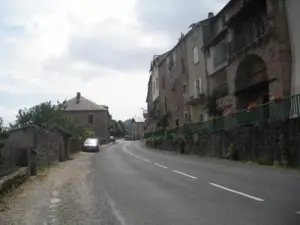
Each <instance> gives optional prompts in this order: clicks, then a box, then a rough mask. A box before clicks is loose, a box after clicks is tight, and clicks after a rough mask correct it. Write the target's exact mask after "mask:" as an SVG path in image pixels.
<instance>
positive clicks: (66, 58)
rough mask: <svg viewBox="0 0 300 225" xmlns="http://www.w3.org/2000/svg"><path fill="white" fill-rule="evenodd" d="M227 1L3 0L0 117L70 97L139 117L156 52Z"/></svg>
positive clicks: (119, 116) (0, 14)
mask: <svg viewBox="0 0 300 225" xmlns="http://www.w3.org/2000/svg"><path fill="white" fill-rule="evenodd" d="M226 2H227V0H202V1H199V0H188V1H187V0H26V1H24V0H9V1H8V0H7V1H1V3H0V49H1V51H0V103H1V104H0V112H1V115H0V116H1V117H3V118H4V120H5V121H6V122H8V121H13V120H14V119H15V115H16V113H17V111H18V109H20V108H24V107H30V106H33V105H35V104H38V103H40V102H43V101H47V100H52V101H56V100H57V99H59V100H64V99H69V98H72V97H74V96H75V95H76V92H81V93H82V95H83V96H84V97H86V98H89V99H90V100H92V101H94V102H96V103H97V104H105V105H108V106H109V109H110V113H111V114H112V115H113V118H116V119H121V120H125V119H127V118H130V117H133V116H134V115H136V116H141V114H142V110H141V108H142V107H146V103H145V99H146V92H147V82H148V76H149V72H148V71H149V64H150V61H151V59H152V56H153V55H154V54H160V53H163V52H164V51H166V50H168V49H169V48H171V47H172V46H173V45H174V44H175V43H176V41H177V39H178V37H179V36H180V32H181V31H183V32H186V31H187V27H188V26H189V25H190V24H191V23H193V22H196V21H199V20H201V19H205V18H206V17H207V14H208V12H210V11H213V12H218V11H219V10H220V9H221V8H222V7H223V6H224V5H225V3H226Z"/></svg>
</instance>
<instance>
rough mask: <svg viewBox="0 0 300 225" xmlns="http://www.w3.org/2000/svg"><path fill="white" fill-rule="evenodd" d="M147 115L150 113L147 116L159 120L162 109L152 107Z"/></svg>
mask: <svg viewBox="0 0 300 225" xmlns="http://www.w3.org/2000/svg"><path fill="white" fill-rule="evenodd" d="M147 115H148V117H147V118H149V119H154V120H157V119H159V118H160V111H159V109H156V108H152V109H151V110H149V112H148V113H147Z"/></svg>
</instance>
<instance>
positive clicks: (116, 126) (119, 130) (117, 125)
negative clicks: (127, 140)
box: [110, 118, 127, 137]
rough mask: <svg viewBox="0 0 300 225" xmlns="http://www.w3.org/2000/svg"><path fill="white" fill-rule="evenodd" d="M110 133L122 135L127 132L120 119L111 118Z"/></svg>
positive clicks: (117, 135)
mask: <svg viewBox="0 0 300 225" xmlns="http://www.w3.org/2000/svg"><path fill="white" fill-rule="evenodd" d="M110 128H111V132H110V133H111V135H113V136H116V137H123V136H124V135H125V134H126V133H127V132H126V128H125V124H124V123H123V122H122V121H121V120H118V121H117V120H114V119H112V118H111V127H110Z"/></svg>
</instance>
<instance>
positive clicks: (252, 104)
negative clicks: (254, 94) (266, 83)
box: [248, 102, 256, 109]
mask: <svg viewBox="0 0 300 225" xmlns="http://www.w3.org/2000/svg"><path fill="white" fill-rule="evenodd" d="M255 108H256V104H255V103H254V102H252V103H250V104H249V106H248V109H255Z"/></svg>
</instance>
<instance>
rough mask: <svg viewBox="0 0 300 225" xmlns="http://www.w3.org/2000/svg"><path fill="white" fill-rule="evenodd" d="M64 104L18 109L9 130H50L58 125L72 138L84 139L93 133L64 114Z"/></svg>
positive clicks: (44, 104) (44, 103)
mask: <svg viewBox="0 0 300 225" xmlns="http://www.w3.org/2000/svg"><path fill="white" fill-rule="evenodd" d="M65 109H66V102H65V101H64V102H57V104H52V102H51V101H47V102H43V103H41V104H39V105H35V106H33V107H31V108H29V109H26V108H25V109H20V110H19V111H18V115H17V116H16V121H15V123H14V124H10V128H12V129H14V128H21V127H26V126H30V125H35V126H38V127H41V128H43V129H47V130H52V129H53V127H54V126H55V125H59V126H60V127H62V128H64V129H65V130H67V131H69V132H70V133H71V134H72V135H73V138H76V139H80V140H81V139H85V138H86V137H88V136H91V135H92V134H93V133H92V131H91V130H88V129H86V128H85V127H84V126H83V125H81V124H79V123H77V122H75V121H73V120H72V119H71V118H69V117H68V116H67V114H66V113H65Z"/></svg>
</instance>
